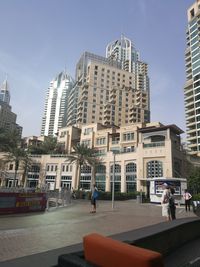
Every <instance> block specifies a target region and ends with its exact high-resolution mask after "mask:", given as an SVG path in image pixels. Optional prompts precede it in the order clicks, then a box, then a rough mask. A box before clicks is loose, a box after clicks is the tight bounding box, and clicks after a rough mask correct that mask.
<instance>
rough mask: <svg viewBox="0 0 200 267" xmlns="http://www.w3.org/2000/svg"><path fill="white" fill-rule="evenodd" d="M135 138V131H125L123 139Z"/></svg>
mask: <svg viewBox="0 0 200 267" xmlns="http://www.w3.org/2000/svg"><path fill="white" fill-rule="evenodd" d="M133 139H134V133H124V134H123V141H130V140H133Z"/></svg>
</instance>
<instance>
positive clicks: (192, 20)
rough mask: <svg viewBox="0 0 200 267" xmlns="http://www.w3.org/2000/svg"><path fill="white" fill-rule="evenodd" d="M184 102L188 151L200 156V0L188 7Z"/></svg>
mask: <svg viewBox="0 0 200 267" xmlns="http://www.w3.org/2000/svg"><path fill="white" fill-rule="evenodd" d="M187 17H188V26H187V31H186V36H187V47H186V51H185V66H186V83H185V86H184V102H185V117H186V133H187V139H186V140H187V147H188V152H189V153H190V154H191V155H194V156H200V39H199V34H200V28H199V25H200V0H196V2H195V3H194V4H193V5H192V6H191V7H190V8H189V9H188V11H187Z"/></svg>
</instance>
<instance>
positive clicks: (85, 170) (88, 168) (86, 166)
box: [81, 165, 92, 174]
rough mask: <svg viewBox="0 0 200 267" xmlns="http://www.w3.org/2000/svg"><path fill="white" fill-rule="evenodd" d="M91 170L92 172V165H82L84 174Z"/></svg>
mask: <svg viewBox="0 0 200 267" xmlns="http://www.w3.org/2000/svg"><path fill="white" fill-rule="evenodd" d="M91 172H92V170H91V167H90V166H88V165H84V166H82V167H81V173H82V174H83V173H91Z"/></svg>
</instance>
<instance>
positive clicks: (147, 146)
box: [143, 142, 165, 148]
mask: <svg viewBox="0 0 200 267" xmlns="http://www.w3.org/2000/svg"><path fill="white" fill-rule="evenodd" d="M161 146H165V142H153V143H148V144H145V143H143V148H151V147H161Z"/></svg>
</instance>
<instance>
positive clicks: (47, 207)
mask: <svg viewBox="0 0 200 267" xmlns="http://www.w3.org/2000/svg"><path fill="white" fill-rule="evenodd" d="M48 210H49V198H47V204H46V211H48Z"/></svg>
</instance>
